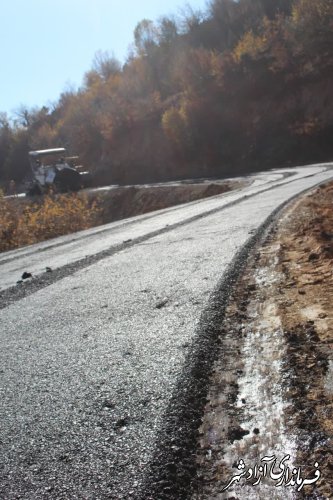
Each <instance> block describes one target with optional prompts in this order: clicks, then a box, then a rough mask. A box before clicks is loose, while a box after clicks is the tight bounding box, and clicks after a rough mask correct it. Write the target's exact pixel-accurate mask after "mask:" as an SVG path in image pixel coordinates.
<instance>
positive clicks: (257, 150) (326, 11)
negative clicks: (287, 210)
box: [0, 0, 333, 187]
mask: <svg viewBox="0 0 333 500" xmlns="http://www.w3.org/2000/svg"><path fill="white" fill-rule="evenodd" d="M110 49H112V47H110ZM332 74H333V2H332V0H316V1H313V0H239V1H236V0H210V2H209V4H208V6H207V11H206V12H203V13H202V12H197V11H193V10H191V8H188V9H187V10H186V9H185V10H184V13H183V15H182V16H180V17H178V18H176V17H164V18H162V19H160V20H159V21H157V22H152V21H150V20H147V19H144V20H142V21H141V22H140V23H139V24H138V25H137V27H136V29H135V32H134V43H133V48H132V51H131V53H130V54H129V56H128V58H127V61H126V62H125V64H124V65H123V66H122V65H121V64H120V63H119V62H118V61H117V60H116V59H115V58H114V57H113V56H111V55H110V54H108V53H102V52H98V53H97V54H96V57H95V60H94V62H93V65H92V68H91V69H90V70H89V71H87V72H86V74H85V75H84V79H83V82H82V86H81V88H79V89H78V90H66V91H64V92H63V93H62V95H61V96H60V98H59V101H58V102H57V103H56V104H55V105H54V106H53V107H52V108H47V107H43V108H41V109H27V108H25V107H24V106H21V107H20V108H19V109H18V110H17V113H16V117H15V120H14V121H13V120H10V119H9V118H8V117H7V116H6V115H5V114H2V115H1V116H0V183H2V185H3V186H4V187H7V186H8V185H9V182H10V180H11V179H12V180H14V181H15V182H16V184H17V185H20V183H21V182H22V180H23V179H24V178H25V176H26V175H27V173H28V172H29V165H28V156H27V153H28V150H29V149H40V148H47V147H59V146H65V147H67V148H68V150H69V153H73V154H76V153H77V154H80V156H81V159H82V162H83V164H84V165H85V166H86V167H87V168H89V169H90V170H92V171H93V172H94V177H95V182H96V184H106V183H120V184H121V183H139V182H147V181H158V180H169V179H176V178H186V177H195V176H200V177H203V176H211V175H214V176H220V177H221V176H224V175H227V176H229V175H232V174H235V175H237V174H240V173H244V172H248V171H251V170H256V169H263V168H268V167H273V166H277V165H292V164H296V163H298V164H300V163H303V164H304V163H306V162H313V161H325V160H331V159H332V157H333V143H332V140H331V138H332V134H333V103H332V99H331V92H332Z"/></svg>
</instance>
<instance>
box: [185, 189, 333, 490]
mask: <svg viewBox="0 0 333 500" xmlns="http://www.w3.org/2000/svg"><path fill="white" fill-rule="evenodd" d="M332 265H333V184H332V183H331V184H327V185H325V186H322V187H320V188H318V189H316V190H315V191H314V192H312V193H311V194H310V195H308V196H306V197H302V198H301V199H299V200H298V201H297V202H294V203H293V204H292V206H291V207H289V208H288V209H287V210H285V211H284V214H283V216H282V217H281V219H280V221H279V223H278V224H277V225H276V227H274V228H273V230H271V232H270V234H269V235H267V238H266V241H265V243H264V245H263V246H262V247H260V251H258V252H257V253H256V254H254V255H253V256H252V258H251V259H250V261H249V263H248V266H247V270H246V272H245V273H244V275H243V276H242V278H241V279H240V280H239V282H238V283H237V285H236V287H235V291H234V293H233V297H232V300H231V302H230V304H229V306H228V308H227V312H226V315H225V320H224V325H223V330H224V333H223V337H222V338H221V350H220V355H219V358H218V360H217V362H216V363H215V366H214V371H213V375H212V379H211V387H210V392H209V396H208V403H207V405H206V410H205V415H204V419H203V423H202V426H201V429H200V432H201V437H200V444H199V446H200V452H199V455H198V466H199V483H198V484H199V486H198V488H197V493H196V494H195V495H194V498H197V499H199V498H200V499H202V498H211V499H213V498H214V499H215V498H216V499H224V498H239V499H244V500H245V499H251V498H263V499H266V498H332V496H331V495H332V492H333V470H332V469H333V466H332V455H333V446H332V443H333V398H332V395H333V354H332V346H333V273H332ZM286 455H289V456H290V458H289V459H288V461H286V463H285V465H286V469H288V471H287V472H288V473H289V477H287V476H286V475H284V476H283V477H282V479H281V481H282V484H281V485H280V487H278V488H277V487H276V486H277V484H278V480H277V479H276V480H275V481H274V480H272V477H270V476H269V474H267V476H268V477H266V478H264V473H263V472H262V471H261V472H260V471H259V466H260V465H263V462H261V458H263V457H264V456H275V457H276V458H277V462H276V467H275V470H278V471H279V464H280V461H281V460H282V459H283V458H284V457H285V456H286ZM241 460H243V462H244V463H243V462H240V461H241ZM255 464H257V466H258V469H257V473H256V477H254V475H252V477H250V475H251V474H250V473H248V474H246V475H245V474H244V476H242V477H241V478H240V480H239V481H235V483H234V484H233V485H232V486H230V488H228V489H225V490H224V491H223V489H224V487H225V486H226V484H227V483H228V481H229V480H230V479H231V478H232V477H233V476H235V475H237V474H241V473H242V472H244V473H245V472H248V471H249V469H250V468H252V470H254V467H255ZM315 464H317V465H315ZM243 465H245V467H244V468H242V467H243ZM294 468H295V472H294V473H293V469H294ZM318 470H319V471H320V473H321V478H320V479H319V480H316V481H313V482H312V484H307V481H305V482H304V483H302V480H303V479H306V480H309V481H311V480H312V479H315V478H317V476H316V474H317V472H318ZM296 471H299V478H298V479H299V481H298V483H297V482H296V477H297V474H296ZM293 480H294V482H296V484H293ZM288 481H289V484H288V485H287V484H286V483H288ZM298 490H299V491H298Z"/></svg>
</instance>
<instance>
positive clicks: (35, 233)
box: [0, 181, 241, 252]
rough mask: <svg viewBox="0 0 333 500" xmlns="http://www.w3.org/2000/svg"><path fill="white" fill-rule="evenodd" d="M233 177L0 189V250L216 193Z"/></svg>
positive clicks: (232, 186)
mask: <svg viewBox="0 0 333 500" xmlns="http://www.w3.org/2000/svg"><path fill="white" fill-rule="evenodd" d="M240 185H241V184H240V183H239V182H237V181H234V182H231V181H227V182H216V183H213V182H211V183H197V184H184V185H178V186H167V185H166V186H154V187H139V186H136V187H134V186H132V187H119V188H117V189H110V190H106V191H99V190H98V191H97V192H96V191H91V192H88V193H87V192H81V193H75V194H62V195H57V194H52V193H50V194H49V195H47V196H45V197H39V198H35V199H34V201H32V200H31V199H29V198H19V197H17V196H12V197H4V195H3V193H2V192H0V252H5V251H6V250H12V249H14V248H18V247H21V246H24V245H30V244H32V243H38V242H40V241H44V240H47V239H50V238H55V237H56V236H62V235H64V234H69V233H74V232H75V231H80V230H82V229H89V228H90V227H94V226H98V225H100V224H106V223H107V222H112V221H116V220H119V219H124V218H127V217H133V216H135V215H141V214H145V213H147V212H151V211H153V210H160V209H163V208H167V207H171V206H174V205H179V204H181V203H188V202H190V201H195V200H200V199H202V198H207V197H209V196H216V195H219V194H222V193H225V192H226V191H230V190H231V189H237V188H238V187H240Z"/></svg>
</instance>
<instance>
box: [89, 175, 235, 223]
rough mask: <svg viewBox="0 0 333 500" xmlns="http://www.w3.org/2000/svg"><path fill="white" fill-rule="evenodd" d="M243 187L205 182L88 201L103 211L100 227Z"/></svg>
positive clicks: (100, 194)
mask: <svg viewBox="0 0 333 500" xmlns="http://www.w3.org/2000/svg"><path fill="white" fill-rule="evenodd" d="M237 187H240V183H239V182H238V181H217V182H202V183H196V184H190V183H188V184H182V185H164V186H162V185H161V186H152V187H149V186H142V187H141V186H129V187H118V188H115V189H111V190H103V189H101V190H97V191H92V192H90V193H89V198H90V199H91V200H92V201H96V202H97V203H98V206H99V207H100V210H101V211H100V216H99V218H100V221H101V223H103V224H104V223H107V222H112V221H115V220H119V219H126V218H128V217H133V216H135V215H141V214H145V213H147V212H152V211H153V210H160V209H163V208H168V207H172V206H174V205H179V204H182V203H188V202H190V201H196V200H200V199H202V198H208V197H210V196H216V195H218V194H222V193H225V192H227V191H231V190H232V189H237Z"/></svg>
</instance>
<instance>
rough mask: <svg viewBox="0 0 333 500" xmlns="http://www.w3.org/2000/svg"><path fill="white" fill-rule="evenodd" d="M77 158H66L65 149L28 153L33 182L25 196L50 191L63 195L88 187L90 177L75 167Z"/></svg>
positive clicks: (87, 173)
mask: <svg viewBox="0 0 333 500" xmlns="http://www.w3.org/2000/svg"><path fill="white" fill-rule="evenodd" d="M77 159H78V157H77V156H71V157H66V149H65V148H55V149H42V150H39V151H30V153H29V161H30V166H31V171H32V175H33V182H32V185H31V186H30V188H29V190H28V192H27V194H28V195H30V196H34V195H40V194H44V193H47V192H49V191H50V190H53V191H56V192H60V193H65V192H68V191H78V190H79V189H81V188H84V187H89V186H90V184H91V175H90V173H89V172H83V171H80V167H78V166H76V164H75V162H76V160H77Z"/></svg>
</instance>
